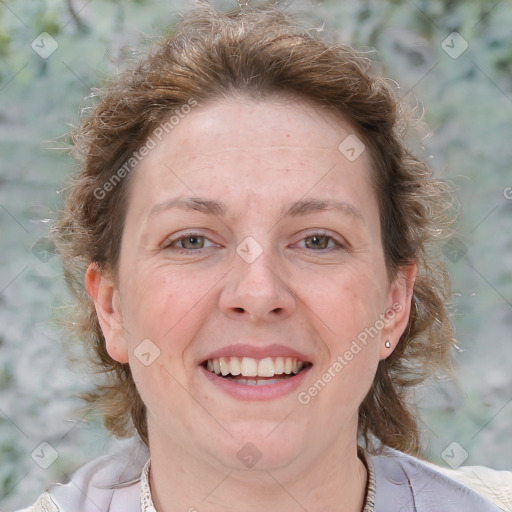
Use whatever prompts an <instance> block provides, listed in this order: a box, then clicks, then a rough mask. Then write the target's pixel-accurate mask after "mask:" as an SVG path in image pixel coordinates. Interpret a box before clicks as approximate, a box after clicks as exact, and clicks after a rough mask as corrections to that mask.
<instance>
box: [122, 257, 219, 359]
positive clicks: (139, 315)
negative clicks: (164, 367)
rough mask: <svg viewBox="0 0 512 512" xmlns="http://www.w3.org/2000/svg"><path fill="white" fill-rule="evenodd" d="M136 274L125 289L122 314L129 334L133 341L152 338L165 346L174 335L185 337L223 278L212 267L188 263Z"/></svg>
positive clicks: (150, 269) (161, 345)
mask: <svg viewBox="0 0 512 512" xmlns="http://www.w3.org/2000/svg"><path fill="white" fill-rule="evenodd" d="M133 275H134V276H135V277H134V278H132V280H131V281H128V283H127V286H126V287H125V289H124V290H123V291H124V294H125V296H127V297H128V301H127V302H126V303H125V304H123V317H124V318H125V319H126V324H125V325H126V327H127V330H128V331H129V333H130V334H129V336H130V338H131V341H132V343H134V342H137V340H138V339H144V338H150V339H151V340H152V341H154V342H155V343H156V344H157V345H158V346H159V347H160V348H161V349H162V350H164V349H165V347H166V346H167V345H169V344H170V343H171V344H172V340H173V339H175V340H184V336H183V335H184V333H183V331H184V330H186V329H187V328H189V327H188V326H190V324H191V318H192V317H194V318H197V317H198V316H200V315H201V314H202V313H201V311H202V310H203V309H204V305H205V304H206V303H207V302H208V300H209V297H208V292H209V291H211V290H212V289H213V287H214V285H215V283H216V282H217V281H219V279H220V276H217V273H215V272H213V271H212V272H191V271H190V269H188V268H185V267H183V269H178V270H175V269H174V270H171V269H170V268H169V267H165V266H160V267H156V268H148V269H145V270H144V271H142V272H139V273H137V274H135V273H134V274H133ZM197 324H198V322H192V325H197ZM185 338H186V337H185Z"/></svg>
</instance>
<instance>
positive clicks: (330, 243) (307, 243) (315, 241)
mask: <svg viewBox="0 0 512 512" xmlns="http://www.w3.org/2000/svg"><path fill="white" fill-rule="evenodd" d="M302 243H304V246H303V247H305V248H306V249H313V250H316V251H322V250H325V249H333V248H336V247H342V246H343V244H341V243H340V242H337V241H336V240H335V239H334V237H332V236H330V235H327V234H325V233H313V234H311V235H309V236H307V237H305V238H303V239H302V240H301V241H300V242H299V244H302Z"/></svg>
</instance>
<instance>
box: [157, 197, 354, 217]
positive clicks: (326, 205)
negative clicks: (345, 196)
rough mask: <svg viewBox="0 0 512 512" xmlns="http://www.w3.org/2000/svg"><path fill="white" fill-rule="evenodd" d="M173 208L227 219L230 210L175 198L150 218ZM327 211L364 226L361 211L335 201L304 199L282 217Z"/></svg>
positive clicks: (195, 199) (196, 199) (203, 201)
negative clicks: (357, 221)
mask: <svg viewBox="0 0 512 512" xmlns="http://www.w3.org/2000/svg"><path fill="white" fill-rule="evenodd" d="M172 208H180V209H183V210H195V211H198V212H201V213H204V214H205V215H215V216H217V217H225V216H226V214H227V212H228V209H227V208H226V206H225V205H224V204H223V203H221V202H219V201H214V200H211V199H205V198H202V197H182V198H173V199H168V200H166V201H163V202H161V203H157V204H156V205H155V206H153V208H152V209H151V211H150V212H149V214H148V218H149V217H152V216H153V215H156V214H157V213H159V212H161V211H164V210H169V209H172ZM327 210H335V211H337V212H340V213H343V214H346V215H351V216H354V217H356V218H358V219H359V220H360V221H362V222H363V224H364V218H363V216H362V215H361V213H360V212H359V210H358V209H357V208H356V207H355V206H354V205H352V204H350V203H347V202H345V201H338V200H334V199H302V200H299V201H295V202H293V203H292V204H291V205H289V206H288V208H287V207H284V208H283V209H282V211H281V213H282V214H283V215H282V217H290V216H291V217H295V216H301V215H310V214H312V213H318V212H322V211H327Z"/></svg>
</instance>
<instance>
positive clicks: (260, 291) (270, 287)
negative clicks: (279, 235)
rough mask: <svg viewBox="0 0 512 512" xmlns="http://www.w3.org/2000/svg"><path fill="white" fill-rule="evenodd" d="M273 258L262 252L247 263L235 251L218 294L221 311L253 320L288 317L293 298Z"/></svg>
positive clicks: (240, 318)
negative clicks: (232, 261) (233, 259)
mask: <svg viewBox="0 0 512 512" xmlns="http://www.w3.org/2000/svg"><path fill="white" fill-rule="evenodd" d="M276 259H277V258H276V257H273V256H271V255H270V254H268V253H267V252H266V251H264V252H263V253H262V254H261V255H260V256H258V257H257V258H256V259H255V260H254V261H252V262H251V263H248V262H247V261H245V260H244V259H243V258H241V257H240V256H239V255H238V254H236V255H235V262H234V266H233V268H232V269H231V271H230V272H229V273H228V275H227V277H226V279H227V281H226V283H225V286H224V288H223V290H222V292H221V295H220V299H219V301H220V302H219V307H220V310H221V312H222V313H224V314H225V315H227V316H229V317H230V318H233V319H236V320H248V321H251V322H255V323H258V322H268V321H277V320H284V319H286V318H288V317H289V316H290V315H291V314H292V313H293V311H294V310H295V307H296V299H295V296H294V294H293V293H292V291H291V289H290V288H289V286H288V284H287V282H286V276H285V275H284V272H283V270H282V266H281V265H278V262H277V261H276ZM280 269H281V271H280Z"/></svg>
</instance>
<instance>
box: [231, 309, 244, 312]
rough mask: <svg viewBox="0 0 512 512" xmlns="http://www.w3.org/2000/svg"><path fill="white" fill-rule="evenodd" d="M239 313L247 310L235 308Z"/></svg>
mask: <svg viewBox="0 0 512 512" xmlns="http://www.w3.org/2000/svg"><path fill="white" fill-rule="evenodd" d="M233 309H234V310H235V311H236V312H237V313H243V312H244V311H245V309H244V308H233Z"/></svg>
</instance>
